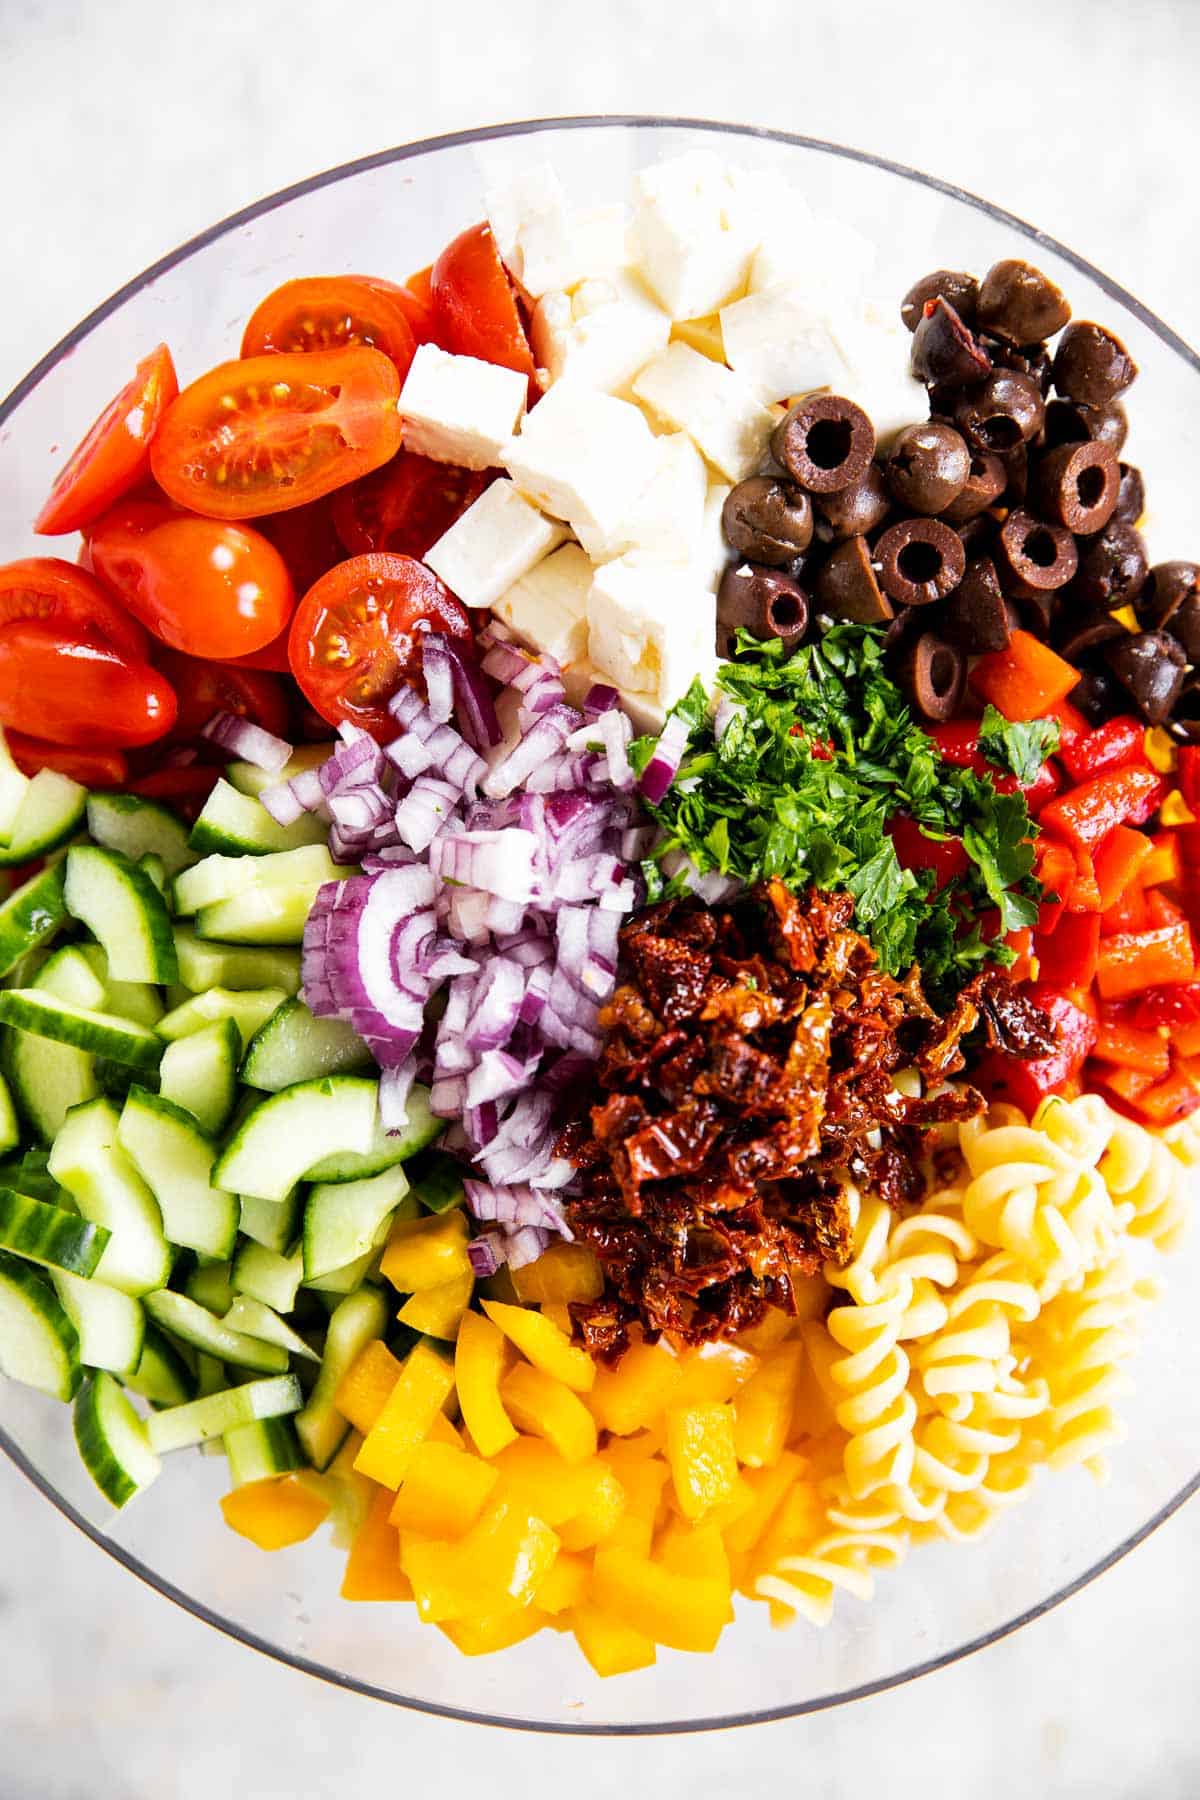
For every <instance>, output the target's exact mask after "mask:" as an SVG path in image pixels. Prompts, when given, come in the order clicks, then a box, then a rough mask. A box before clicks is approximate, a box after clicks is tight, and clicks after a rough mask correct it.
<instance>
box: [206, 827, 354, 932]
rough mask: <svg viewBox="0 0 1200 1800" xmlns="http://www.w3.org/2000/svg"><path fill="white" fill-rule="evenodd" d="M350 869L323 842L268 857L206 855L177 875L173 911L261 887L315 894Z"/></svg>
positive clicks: (208, 904)
mask: <svg viewBox="0 0 1200 1800" xmlns="http://www.w3.org/2000/svg"><path fill="white" fill-rule="evenodd" d="M349 872H350V871H349V870H347V869H346V868H344V867H343V866H342V865H341V864H340V863H335V862H334V860H333V858H332V857H331V856H330V854H329V851H328V850H327V849H326V847H325V845H324V844H306V845H304V846H303V847H302V848H300V849H299V850H281V851H276V852H274V853H272V854H271V855H268V856H221V855H214V856H206V857H205V858H204V861H203V862H198V863H197V864H196V865H195V867H194V868H191V869H185V870H184V872H183V874H182V875H179V876H177V877H176V880H175V910H176V911H177V912H178V913H181V914H183V915H185V916H186V915H188V914H191V913H195V912H199V911H200V910H201V909H202V908H204V907H213V906H217V905H219V904H221V903H222V902H224V901H226V900H235V899H239V898H240V897H241V896H242V895H244V894H248V893H251V892H257V891H259V890H262V889H271V890H272V891H275V892H283V893H289V894H291V893H299V892H306V893H315V892H316V890H317V889H318V888H319V887H322V886H323V885H324V884H325V882H327V881H341V880H343V879H344V878H345V876H346V875H347V874H348V873H349ZM201 935H202V936H215V933H202V934H201Z"/></svg>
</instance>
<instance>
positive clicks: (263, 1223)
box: [241, 1187, 300, 1254]
mask: <svg viewBox="0 0 1200 1800" xmlns="http://www.w3.org/2000/svg"><path fill="white" fill-rule="evenodd" d="M241 1201H242V1236H243V1237H246V1238H250V1239H251V1240H252V1242H254V1243H256V1244H261V1245H262V1246H263V1248H264V1249H265V1250H275V1251H278V1252H279V1253H281V1254H282V1252H283V1251H284V1250H286V1249H288V1247H289V1246H290V1245H292V1244H294V1243H295V1241H296V1233H297V1231H298V1230H299V1229H300V1189H299V1187H295V1188H293V1189H292V1191H291V1193H290V1194H285V1195H284V1197H283V1199H282V1200H260V1199H259V1198H258V1196H257V1194H243V1195H242V1196H241Z"/></svg>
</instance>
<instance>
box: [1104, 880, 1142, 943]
mask: <svg viewBox="0 0 1200 1800" xmlns="http://www.w3.org/2000/svg"><path fill="white" fill-rule="evenodd" d="M1149 929H1150V914H1149V912H1148V911H1147V910H1146V896H1145V894H1144V892H1143V891H1142V889H1141V887H1140V886H1139V885H1138V884H1137V883H1136V882H1135V883H1134V885H1133V886H1132V887H1128V888H1126V889H1125V892H1124V893H1123V894H1122V895H1121V898H1120V899H1119V900H1117V901H1114V903H1113V905H1112V906H1110V907H1108V908H1107V910H1106V911H1104V912H1102V913H1101V915H1100V931H1101V934H1102V936H1104V937H1115V936H1116V935H1117V934H1118V933H1119V932H1122V931H1149Z"/></svg>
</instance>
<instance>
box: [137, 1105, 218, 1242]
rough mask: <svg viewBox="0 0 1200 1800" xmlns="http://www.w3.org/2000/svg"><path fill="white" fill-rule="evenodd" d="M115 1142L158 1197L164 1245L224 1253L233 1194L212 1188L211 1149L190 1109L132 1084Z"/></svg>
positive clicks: (213, 1150) (212, 1145)
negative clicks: (164, 1237) (165, 1239)
mask: <svg viewBox="0 0 1200 1800" xmlns="http://www.w3.org/2000/svg"><path fill="white" fill-rule="evenodd" d="M117 1141H118V1143H119V1144H120V1146H121V1148H122V1149H123V1150H124V1151H125V1153H126V1155H127V1156H128V1157H129V1158H130V1160H131V1161H132V1163H133V1165H134V1167H135V1168H136V1169H137V1171H138V1173H139V1175H140V1176H141V1177H142V1180H143V1181H144V1182H145V1183H146V1185H147V1186H148V1187H149V1188H150V1191H151V1192H152V1193H153V1195H154V1197H155V1199H156V1200H157V1201H158V1205H159V1210H160V1211H161V1213H162V1218H163V1231H164V1233H165V1234H166V1238H167V1241H168V1243H171V1244H181V1245H182V1246H183V1247H184V1248H185V1249H188V1250H199V1251H202V1252H203V1253H204V1255H206V1256H218V1257H227V1256H229V1255H231V1253H232V1251H233V1246H234V1243H235V1241H236V1239H237V1228H238V1216H239V1209H238V1203H237V1196H236V1195H235V1194H230V1193H226V1192H225V1191H224V1190H223V1189H221V1188H218V1187H214V1186H213V1184H212V1181H211V1180H210V1177H211V1175H212V1167H213V1163H214V1162H215V1161H216V1158H217V1147H216V1144H215V1143H214V1142H213V1140H212V1139H211V1138H209V1137H206V1136H205V1135H204V1133H203V1132H202V1131H201V1129H200V1127H199V1126H198V1125H197V1123H196V1121H195V1119H194V1118H193V1117H192V1115H191V1113H189V1112H185V1111H184V1109H183V1107H181V1106H175V1105H173V1104H172V1102H171V1101H170V1100H164V1099H163V1098H162V1096H161V1095H160V1094H151V1093H147V1091H146V1089H145V1088H138V1087H135V1088H132V1089H131V1090H130V1093H129V1098H128V1099H127V1100H126V1102H125V1105H124V1108H123V1110H122V1112H121V1122H120V1125H119V1126H118V1128H117Z"/></svg>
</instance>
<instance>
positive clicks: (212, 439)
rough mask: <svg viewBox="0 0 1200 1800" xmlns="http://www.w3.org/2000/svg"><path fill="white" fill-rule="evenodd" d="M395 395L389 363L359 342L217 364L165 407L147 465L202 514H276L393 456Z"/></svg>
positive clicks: (395, 376) (173, 494) (167, 489)
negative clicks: (338, 346)
mask: <svg viewBox="0 0 1200 1800" xmlns="http://www.w3.org/2000/svg"><path fill="white" fill-rule="evenodd" d="M399 397H400V376H399V373H398V371H397V369H396V365H395V363H394V362H392V361H391V359H390V358H389V357H386V356H385V355H384V354H383V352H382V350H371V349H368V348H367V347H366V346H365V345H355V346H354V347H353V348H352V349H349V350H313V351H311V352H309V353H308V354H306V355H303V356H248V357H246V358H244V359H243V360H242V361H240V362H231V363H222V364H221V365H220V366H219V367H218V368H215V369H211V370H210V371H209V373H208V374H207V375H202V376H201V377H200V380H199V381H193V383H192V385H191V386H190V387H187V388H184V390H183V392H182V394H180V396H179V398H178V399H177V400H176V401H175V402H174V404H173V405H172V406H170V407H168V409H167V413H166V416H165V418H164V419H163V421H162V424H161V425H160V426H159V428H158V432H157V434H156V435H155V439H154V443H153V444H152V445H151V449H150V466H151V468H152V470H153V471H154V478H155V480H156V481H157V482H158V484H159V486H160V487H161V488H162V489H163V491H164V493H166V494H167V496H168V497H169V498H170V499H172V500H174V501H176V502H177V503H178V504H179V505H180V506H186V507H188V508H189V509H190V510H191V511H192V512H197V513H202V514H203V515H204V516H205V517H206V518H212V519H257V518H260V517H261V516H262V514H263V513H274V512H284V511H286V510H287V509H288V508H289V507H292V506H303V505H304V504H305V502H306V501H308V500H316V499H317V498H318V497H319V496H320V495H321V494H329V493H332V491H333V489H334V488H338V487H344V486H345V484H346V482H348V481H355V480H357V478H358V477H359V476H360V475H367V474H369V473H370V471H371V470H372V469H377V468H378V467H379V466H380V464H381V463H385V462H387V461H388V460H389V459H390V458H391V457H393V456H394V455H395V454H396V451H397V450H398V449H399V448H400V430H401V427H400V415H399V413H398V412H397V411H396V401H397V400H398V399H399Z"/></svg>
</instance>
